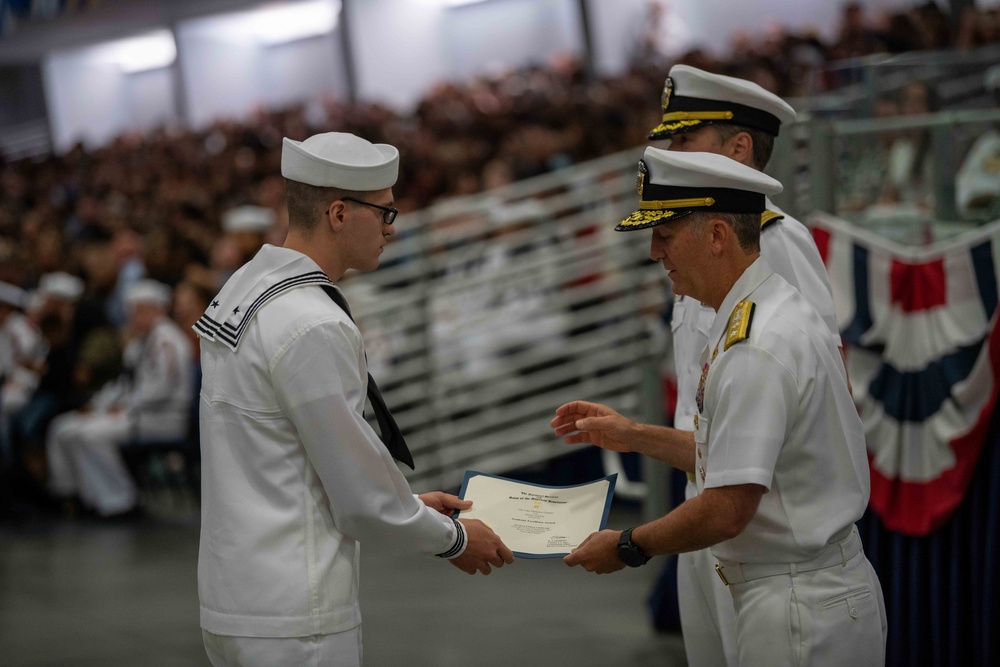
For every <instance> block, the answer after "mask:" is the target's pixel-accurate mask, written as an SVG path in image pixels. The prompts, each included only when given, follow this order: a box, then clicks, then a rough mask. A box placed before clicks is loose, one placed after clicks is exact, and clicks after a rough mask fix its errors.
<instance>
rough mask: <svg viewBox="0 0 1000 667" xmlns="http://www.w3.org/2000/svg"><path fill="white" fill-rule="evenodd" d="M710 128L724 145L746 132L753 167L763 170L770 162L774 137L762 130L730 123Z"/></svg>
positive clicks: (718, 124) (716, 124)
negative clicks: (749, 143)
mask: <svg viewBox="0 0 1000 667" xmlns="http://www.w3.org/2000/svg"><path fill="white" fill-rule="evenodd" d="M712 127H714V128H715V131H716V132H718V133H719V139H720V140H721V141H722V142H723V143H725V142H726V141H729V140H730V139H731V138H733V137H735V136H736V135H737V134H739V133H740V132H746V133H747V134H749V135H750V139H751V140H752V141H753V152H752V153H751V155H750V159H751V160H753V166H754V167H756V168H757V169H758V170H761V171H762V170H763V169H764V167H766V166H767V163H768V162H769V161H770V160H771V153H773V152H774V135H773V134H771V133H770V132H765V131H764V130H758V129H757V128H754V127H747V126H746V125H733V124H732V123H715V124H714V125H713V126H712Z"/></svg>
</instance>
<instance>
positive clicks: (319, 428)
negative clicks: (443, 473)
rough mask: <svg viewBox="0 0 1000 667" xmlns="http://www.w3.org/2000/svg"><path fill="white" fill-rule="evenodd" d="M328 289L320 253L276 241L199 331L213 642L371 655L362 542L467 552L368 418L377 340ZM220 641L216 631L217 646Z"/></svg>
mask: <svg viewBox="0 0 1000 667" xmlns="http://www.w3.org/2000/svg"><path fill="white" fill-rule="evenodd" d="M329 285H332V283H331V282H330V280H329V278H328V277H327V276H326V275H325V274H324V273H323V272H322V271H321V270H320V268H319V267H318V266H317V265H316V263H315V262H313V261H312V260H311V259H310V258H308V257H307V256H305V255H303V254H301V253H299V252H296V251H294V250H290V249H286V248H278V247H275V246H271V245H265V246H264V247H263V248H262V249H261V250H260V252H259V253H258V254H257V255H256V256H255V257H254V258H253V259H252V260H251V261H250V262H249V263H248V264H246V265H245V266H244V267H243V268H241V269H240V270H239V271H237V272H236V273H235V274H234V275H233V277H232V278H231V279H230V280H229V281H228V282H227V283H226V285H225V287H223V289H222V291H221V292H220V293H219V295H218V296H217V297H216V298H215V299H214V300H213V301H212V303H211V305H210V306H209V308H208V310H207V311H206V314H205V316H204V317H203V318H202V319H201V320H199V322H198V323H197V324H196V325H195V330H196V331H197V332H198V334H199V335H200V336H201V337H202V344H201V358H202V369H203V378H204V379H203V382H202V389H201V407H200V410H201V412H200V419H201V438H202V488H203V495H202V524H201V548H200V552H199V559H198V591H199V597H200V600H201V627H202V628H203V629H204V630H206V631H207V632H208V633H211V634H212V635H223V636H229V637H252V638H275V637H283V638H294V637H306V636H315V635H331V634H333V633H339V634H343V635H345V636H348V637H350V643H351V645H354V646H357V647H358V651H359V652H360V643H359V641H358V638H359V633H358V632H356V630H357V629H358V628H359V625H360V623H361V613H360V609H359V606H358V583H359V579H358V567H359V542H363V541H364V542H367V541H375V542H378V543H380V544H382V545H385V546H386V548H392V549H395V550H398V551H401V552H411V553H419V554H427V555H440V556H443V557H454V556H457V555H460V554H461V552H462V550H463V549H464V545H465V533H464V530H463V529H461V528H460V525H459V524H458V523H456V522H453V521H452V520H451V519H449V518H447V517H445V516H443V515H441V514H439V513H437V512H435V511H433V510H431V509H430V508H428V507H427V506H425V505H424V504H423V503H422V502H420V500H419V499H417V498H416V497H415V496H414V495H413V494H412V493H411V492H410V488H409V486H408V484H407V482H406V479H405V478H404V477H403V475H402V474H401V473H400V471H399V469H398V468H397V467H396V463H395V462H394V461H393V459H392V457H391V456H390V454H389V452H388V451H387V450H386V448H385V446H384V445H383V444H382V442H381V441H380V440H379V438H378V436H377V434H376V433H375V432H374V431H373V430H372V429H371V427H369V425H368V423H367V422H366V421H365V419H364V416H363V410H364V404H365V396H366V391H367V377H368V375H367V364H366V361H365V351H364V344H363V342H362V338H361V333H360V331H359V330H358V328H357V327H356V326H355V325H354V323H353V322H352V321H351V320H350V318H349V317H348V316H347V314H346V313H345V312H344V311H343V310H341V309H340V308H339V307H338V306H337V305H336V304H335V303H334V302H333V301H332V300H331V298H330V297H329V296H328V295H327V294H326V293H325V292H324V290H323V289H321V287H322V286H329ZM248 641H249V640H248ZM215 643H216V638H214V637H211V636H210V635H206V645H207V646H208V647H209V649H210V651H211V650H214V649H212V646H213V645H214V644H215ZM244 643H245V644H246V642H244ZM352 650H353V649H352ZM358 659H359V660H360V654H359V657H358ZM219 664H223V663H219ZM287 664H291V663H287Z"/></svg>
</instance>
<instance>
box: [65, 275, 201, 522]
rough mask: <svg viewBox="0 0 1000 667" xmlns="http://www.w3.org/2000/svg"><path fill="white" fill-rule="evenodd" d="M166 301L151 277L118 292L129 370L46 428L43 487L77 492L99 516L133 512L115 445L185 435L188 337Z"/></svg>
mask: <svg viewBox="0 0 1000 667" xmlns="http://www.w3.org/2000/svg"><path fill="white" fill-rule="evenodd" d="M170 299H171V292H170V288H169V287H167V286H166V285H164V284H162V283H159V282H156V281H155V280H139V281H137V282H135V283H134V284H133V285H132V286H131V287H130V288H129V289H128V291H127V292H126V293H125V304H126V311H127V313H128V326H129V330H130V332H131V333H132V334H133V336H134V337H133V338H132V340H130V341H129V343H128V344H127V345H126V347H125V353H124V355H123V357H124V362H125V363H124V365H125V368H126V369H129V372H127V373H125V374H124V375H123V376H122V377H121V378H119V379H118V380H115V381H113V382H111V383H108V384H107V385H105V386H104V387H102V388H101V390H100V391H99V392H98V393H97V395H95V396H94V398H93V399H92V400H91V401H90V404H89V405H88V406H87V409H86V410H79V411H73V412H67V413H65V414H62V415H59V416H58V417H56V418H55V419H54V420H53V421H52V424H51V425H50V426H49V431H48V437H47V441H46V448H47V452H48V459H49V486H50V488H51V489H52V492H53V494H55V495H56V496H62V497H66V496H73V495H76V494H79V496H80V500H81V501H82V502H83V503H84V505H86V506H89V507H91V508H93V509H95V510H96V511H97V513H98V514H100V515H102V516H114V515H121V514H124V513H126V512H129V511H131V510H133V509H136V508H137V503H138V500H139V497H138V492H137V490H136V488H135V484H134V483H133V482H132V477H131V476H130V474H129V472H128V469H127V468H126V467H125V463H124V461H123V460H122V456H121V452H120V447H121V446H122V445H124V444H125V443H127V442H129V441H137V442H142V441H144V440H146V441H150V440H175V439H180V438H183V437H184V436H185V435H186V434H187V432H188V428H189V424H190V419H191V404H192V401H191V398H192V392H193V391H194V369H193V368H192V365H191V342H190V340H189V339H188V337H187V336H186V335H184V332H183V331H182V330H181V328H180V327H179V326H177V323H176V322H174V321H173V320H171V319H170V317H169V316H168V315H167V311H168V310H169V308H170Z"/></svg>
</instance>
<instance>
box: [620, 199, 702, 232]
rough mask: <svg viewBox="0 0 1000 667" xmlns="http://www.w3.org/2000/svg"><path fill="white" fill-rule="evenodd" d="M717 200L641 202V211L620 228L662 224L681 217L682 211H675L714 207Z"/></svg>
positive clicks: (624, 221)
mask: <svg viewBox="0 0 1000 667" xmlns="http://www.w3.org/2000/svg"><path fill="white" fill-rule="evenodd" d="M713 204H715V200H714V199H713V198H711V197H697V198H694V199H657V200H652V201H643V202H639V210H638V211H636V212H635V213H633V214H632V215H630V216H629V217H627V218H625V219H624V220H622V221H621V222H620V223H618V226H619V227H639V226H645V225H650V224H652V223H654V222H661V221H663V220H667V219H668V218H672V217H674V216H675V215H679V214H680V213H681V211H676V210H674V209H686V208H699V207H704V206H712V205H713Z"/></svg>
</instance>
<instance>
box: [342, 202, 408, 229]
mask: <svg viewBox="0 0 1000 667" xmlns="http://www.w3.org/2000/svg"><path fill="white" fill-rule="evenodd" d="M340 200H341V201H352V202H354V203H355V204H361V205H362V206H371V207H372V208H377V209H378V210H380V211H382V224H384V225H391V224H392V223H393V222H395V220H396V216H397V215H399V209H397V208H391V207H389V206H379V205H378V204H373V203H371V202H370V201H361V200H360V199H355V198H354V197H341V198H340Z"/></svg>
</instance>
